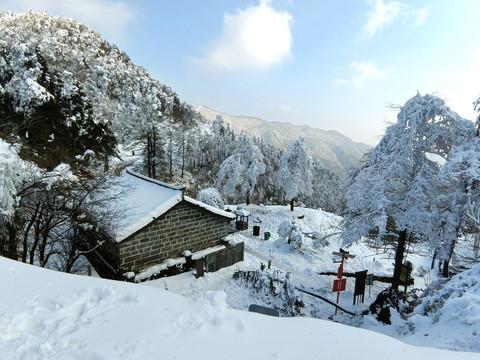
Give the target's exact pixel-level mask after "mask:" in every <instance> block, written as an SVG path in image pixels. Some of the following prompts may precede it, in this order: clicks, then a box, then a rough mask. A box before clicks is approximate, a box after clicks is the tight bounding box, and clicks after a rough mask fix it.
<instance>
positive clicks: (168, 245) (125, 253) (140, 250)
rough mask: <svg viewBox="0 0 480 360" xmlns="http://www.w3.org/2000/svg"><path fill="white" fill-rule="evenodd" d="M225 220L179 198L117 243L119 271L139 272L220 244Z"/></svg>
mask: <svg viewBox="0 0 480 360" xmlns="http://www.w3.org/2000/svg"><path fill="white" fill-rule="evenodd" d="M228 224H229V220H228V219H225V218H223V217H220V216H215V215H213V214H211V213H209V212H207V211H205V210H204V209H202V208H200V207H197V206H195V205H192V204H190V203H187V202H185V201H182V202H181V203H179V204H177V205H175V206H174V207H173V208H172V209H171V210H170V211H168V212H167V213H166V214H164V215H162V216H161V217H159V218H158V219H157V220H155V221H153V222H152V223H151V224H149V225H148V226H147V227H145V228H144V229H142V230H140V231H139V232H138V233H136V234H134V235H132V236H131V237H129V238H127V239H126V240H124V241H122V242H121V243H119V244H118V245H119V252H120V268H121V271H135V272H137V271H140V270H142V269H145V268H147V267H149V266H152V265H156V264H160V263H162V262H163V261H164V260H165V259H168V258H177V257H180V256H181V254H182V252H183V251H185V250H190V251H191V252H195V251H199V250H202V249H205V248H208V247H211V246H214V245H217V244H219V243H220V240H221V238H222V237H224V236H226V235H227V229H228Z"/></svg>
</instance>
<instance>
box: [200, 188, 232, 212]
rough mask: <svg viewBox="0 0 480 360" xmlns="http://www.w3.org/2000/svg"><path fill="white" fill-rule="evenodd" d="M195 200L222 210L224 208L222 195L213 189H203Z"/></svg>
mask: <svg viewBox="0 0 480 360" xmlns="http://www.w3.org/2000/svg"><path fill="white" fill-rule="evenodd" d="M197 200H198V201H201V202H203V203H205V204H207V205H211V206H214V207H216V208H219V209H222V210H223V207H224V206H225V203H224V201H223V198H222V195H221V194H220V193H219V192H218V190H217V189H215V188H207V189H203V190H202V191H200V192H199V193H198V195H197Z"/></svg>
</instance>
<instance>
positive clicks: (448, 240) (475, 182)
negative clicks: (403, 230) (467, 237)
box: [435, 133, 480, 276]
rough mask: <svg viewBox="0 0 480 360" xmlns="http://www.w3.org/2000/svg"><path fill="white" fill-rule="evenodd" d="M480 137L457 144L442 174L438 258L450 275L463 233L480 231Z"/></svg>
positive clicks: (436, 202)
mask: <svg viewBox="0 0 480 360" xmlns="http://www.w3.org/2000/svg"><path fill="white" fill-rule="evenodd" d="M479 181H480V138H479V137H478V136H475V135H474V133H472V137H471V139H469V140H468V141H465V142H464V143H463V144H461V145H459V146H457V147H455V148H453V149H452V151H451V156H450V159H449V160H448V161H447V162H446V163H445V165H444V166H443V167H442V170H441V171H440V173H439V175H438V185H437V186H438V191H437V193H438V196H437V197H436V199H435V210H436V213H437V214H441V216H439V217H438V220H437V226H438V228H439V232H438V236H439V239H440V241H439V242H438V243H437V244H436V252H437V258H438V259H439V260H440V261H442V264H441V265H442V266H441V268H442V274H443V275H444V276H448V269H449V262H450V259H451V257H452V255H453V250H454V248H455V244H456V243H457V241H458V238H459V237H460V236H461V235H464V234H466V233H471V232H479V231H480V223H479V222H480V187H479V185H480V182H479Z"/></svg>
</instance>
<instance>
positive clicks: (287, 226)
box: [277, 220, 303, 249]
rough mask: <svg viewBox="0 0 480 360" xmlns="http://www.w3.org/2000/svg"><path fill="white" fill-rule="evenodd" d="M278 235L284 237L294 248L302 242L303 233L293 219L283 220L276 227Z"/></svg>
mask: <svg viewBox="0 0 480 360" xmlns="http://www.w3.org/2000/svg"><path fill="white" fill-rule="evenodd" d="M277 232H278V235H279V236H280V238H283V239H285V241H286V242H288V243H289V244H290V245H292V247H293V248H294V249H300V248H301V247H302V244H303V234H302V231H301V229H300V226H299V225H298V224H297V223H296V222H295V221H294V220H284V221H282V222H281V223H280V226H279V227H278V230H277Z"/></svg>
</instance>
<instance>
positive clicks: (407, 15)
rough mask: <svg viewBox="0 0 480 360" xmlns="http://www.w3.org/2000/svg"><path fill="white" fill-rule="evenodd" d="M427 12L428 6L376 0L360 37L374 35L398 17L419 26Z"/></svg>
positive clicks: (411, 24)
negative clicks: (418, 7) (421, 6)
mask: <svg viewBox="0 0 480 360" xmlns="http://www.w3.org/2000/svg"><path fill="white" fill-rule="evenodd" d="M428 12H429V11H428V8H420V9H417V8H415V7H413V6H411V5H407V4H404V3H401V2H398V1H391V2H384V1H383V0H377V1H376V2H375V4H374V6H373V9H372V10H371V11H370V12H368V13H367V23H366V24H365V26H364V27H363V32H362V34H361V37H360V38H361V39H362V40H363V39H367V38H371V37H373V36H375V34H376V33H377V32H379V31H380V30H382V29H384V28H386V27H388V26H389V25H390V24H392V23H393V22H394V20H396V19H399V18H402V19H403V21H404V22H405V23H406V24H407V25H410V26H413V27H416V26H420V25H421V24H422V23H423V22H424V21H425V20H426V18H427V16H428Z"/></svg>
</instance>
